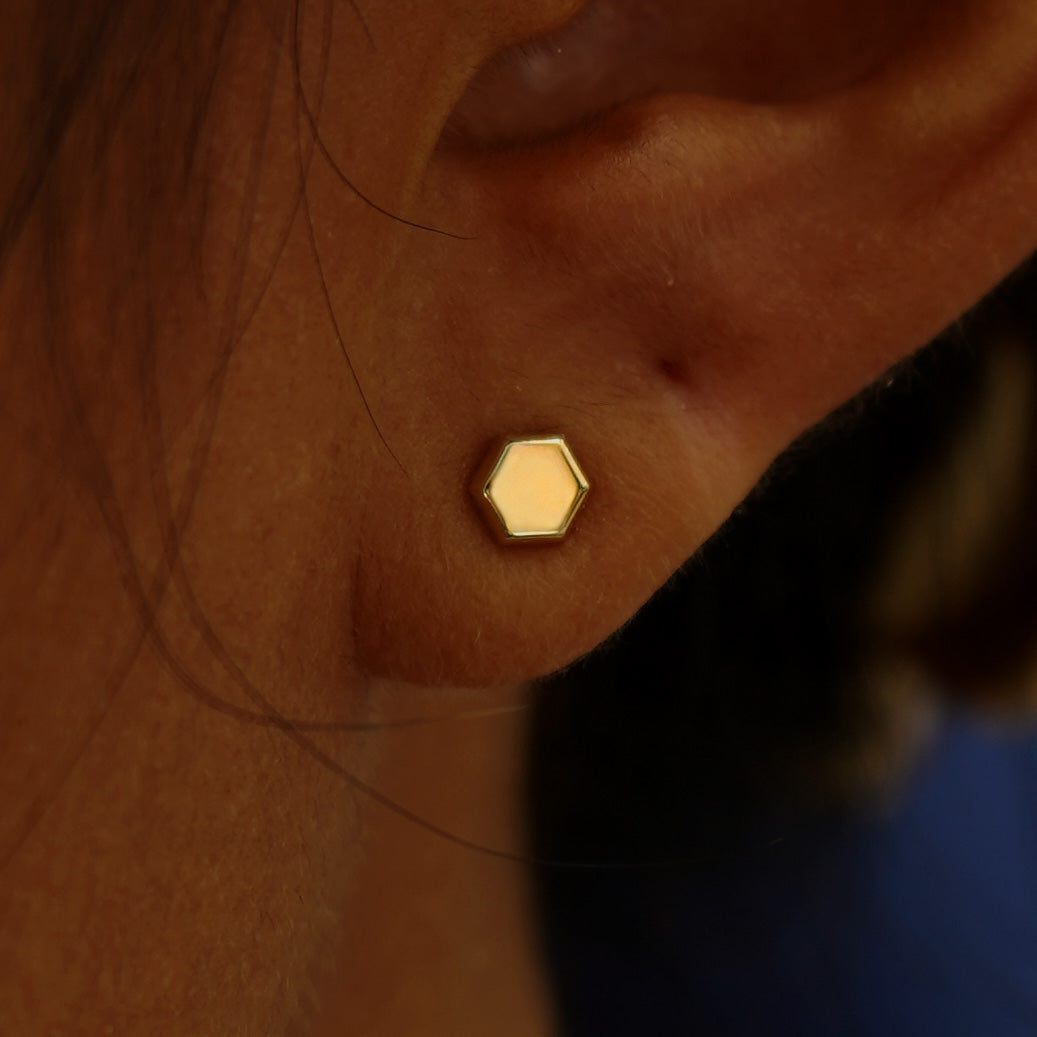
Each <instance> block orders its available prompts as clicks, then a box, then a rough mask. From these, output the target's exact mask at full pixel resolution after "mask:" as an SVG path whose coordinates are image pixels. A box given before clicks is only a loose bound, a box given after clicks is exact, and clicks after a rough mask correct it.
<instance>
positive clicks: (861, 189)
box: [0, 0, 1037, 1037]
mask: <svg viewBox="0 0 1037 1037" xmlns="http://www.w3.org/2000/svg"><path fill="white" fill-rule="evenodd" d="M153 6H154V10H152V6H150V5H147V4H129V5H107V7H106V5H103V4H85V5H83V8H82V13H81V14H80V15H77V17H79V18H82V19H83V24H86V23H87V21H88V20H89V19H90V18H91V17H95V16H96V17H97V19H98V21H99V24H100V23H101V22H104V24H105V25H106V26H107V28H106V29H105V30H104V31H103V32H100V33H99V34H98V36H97V38H96V39H94V38H93V37H91V40H92V43H91V48H92V49H91V53H96V54H100V55H101V56H100V57H99V58H98V59H97V68H95V69H94V71H93V73H92V74H91V75H89V76H86V75H84V76H82V77H79V78H78V79H76V77H74V76H72V75H71V73H69V71H68V70H69V69H72V68H73V67H74V66H75V53H68V54H66V53H65V52H64V51H63V50H62V46H63V44H62V40H64V39H65V37H64V36H61V34H60V32H59V28H60V26H57V25H56V24H51V22H53V19H50V20H48V19H47V18H43V17H42V16H40V15H39V12H37V11H36V9H35V5H34V4H32V3H29V2H26V0H16V2H15V3H14V4H13V5H11V10H10V12H9V13H8V15H7V19H8V25H9V27H10V31H9V32H8V33H6V42H4V43H2V44H0V68H3V69H4V70H5V75H6V76H7V77H8V80H9V82H8V81H6V80H5V85H4V92H3V96H4V99H5V101H4V107H3V108H0V140H2V141H3V144H4V147H5V152H6V154H7V155H8V156H9V161H8V162H7V164H6V168H5V169H4V170H3V171H0V216H2V218H3V220H4V222H3V223H2V224H0V229H2V236H0V247H2V249H3V251H2V253H0V328H2V329H3V330H2V332H0V365H2V371H3V374H2V377H0V385H2V392H3V396H4V404H3V407H2V410H0V456H2V458H3V466H4V479H5V483H4V493H3V495H2V499H0V609H2V612H0V673H2V674H3V678H2V680H0V703H2V707H3V716H4V718H5V719H4V724H3V725H2V727H0V840H2V841H0V868H2V880H0V1019H4V1020H9V1021H10V1026H9V1028H10V1030H11V1032H15V1033H19V1034H32V1033H54V1032H57V1033H66V1032H67V1033H80V1032H89V1033H103V1032H113V1033H120V1034H121V1033H149V1034H156V1033H170V1034H182V1033H191V1034H204V1033H213V1034H231V1033H257V1034H260V1033H261V1034H272V1033H281V1032H291V1033H328V1034H331V1033H350V1034H353V1033H358V1034H365V1035H366V1034H373V1035H383V1034H384V1035H394V1037H401V1035H406V1034H415V1035H417V1034H425V1035H427V1034H440V1033H441V1034H458V1033H473V1034H484V1033H494V1034H511V1033H514V1034H537V1033H548V1032H551V1023H550V1010H549V1007H548V1006H547V1003H546V998H545V996H544V993H543V989H542V986H543V983H542V980H541V979H540V978H539V973H538V970H537V964H536V951H535V939H534V922H533V920H532V917H531V913H530V908H529V904H528V898H527V894H526V890H525V873H524V870H523V868H522V866H521V864H520V863H516V861H514V860H512V859H510V856H512V855H516V856H519V857H520V856H521V854H522V851H523V837H522V823H521V816H520V810H519V796H518V787H519V777H518V771H519V767H520V762H521V754H522V748H523V732H524V719H523V712H522V708H521V707H522V706H523V703H524V701H525V696H526V692H525V690H524V689H523V686H522V682H524V681H527V680H528V679H530V678H532V677H535V676H537V675H540V674H543V673H546V672H549V671H550V670H552V669H554V668H556V667H559V666H562V665H565V664H566V663H568V662H570V661H571V660H573V659H574V658H576V657H577V656H579V655H580V654H582V653H584V652H586V651H588V650H590V649H591V648H592V647H593V646H594V645H596V644H597V643H599V642H600V641H601V640H602V639H604V638H606V637H607V636H608V635H609V634H610V633H612V632H613V631H614V630H615V629H616V628H617V627H618V626H620V625H621V624H622V623H623V622H625V621H626V620H627V619H628V618H629V617H630V616H631V615H632V614H633V612H634V611H636V609H637V608H638V607H639V606H640V605H641V604H642V603H643V602H644V601H645V600H646V599H647V598H648V597H649V596H650V595H651V594H652V593H653V592H654V591H655V590H656V589H657V588H658V587H659V586H660V585H661V584H662V582H663V581H665V579H666V578H667V577H668V576H669V575H670V574H671V573H672V572H673V571H674V569H675V568H676V567H678V566H679V565H680V564H681V563H682V562H683V561H684V560H685V559H686V558H687V557H688V556H689V555H691V554H692V553H693V552H694V551H695V549H696V548H697V547H698V546H699V545H700V544H701V543H702V542H703V540H704V539H705V538H706V537H708V536H709V535H710V533H712V532H713V531H714V530H715V529H716V528H717V526H718V525H719V524H720V523H721V522H722V521H723V520H724V518H725V517H726V516H727V515H728V514H729V513H730V511H731V509H732V508H733V507H734V506H735V505H736V504H737V503H738V502H739V501H740V500H741V499H742V497H743V496H744V495H745V493H746V492H747V491H748V490H749V489H750V488H751V487H752V485H753V484H754V482H755V481H756V480H757V479H758V478H759V476H760V474H761V473H762V472H763V471H764V470H765V468H766V466H767V465H768V464H769V463H770V461H771V460H772V459H773V458H774V457H775V456H776V455H777V454H778V453H779V452H780V451H781V450H782V449H783V448H784V447H785V446H786V445H787V444H788V443H789V442H790V441H791V440H792V439H793V438H794V437H795V436H796V435H797V434H798V433H800V432H801V431H803V430H804V429H806V428H807V427H809V426H810V425H811V424H813V423H814V422H816V421H818V420H819V419H821V418H822V417H823V416H824V415H825V414H826V413H828V412H829V411H830V410H831V409H832V408H833V407H835V406H837V405H838V404H839V403H841V402H842V401H844V400H845V399H847V398H848V397H850V396H851V395H852V394H854V393H855V392H856V391H858V390H859V389H861V388H862V387H864V386H865V385H866V384H867V383H868V382H870V381H871V380H872V379H874V378H876V377H878V376H879V375H880V374H881V373H882V371H883V370H884V369H885V368H886V367H887V366H889V365H890V364H892V363H893V362H895V361H897V360H898V359H900V358H901V357H903V356H905V355H907V354H909V353H910V352H912V351H913V350H915V349H917V348H918V347H920V346H921V345H923V344H924V343H925V342H926V341H927V340H928V339H929V338H931V337H932V336H933V335H934V334H936V333H937V332H938V331H940V330H941V329H942V328H943V327H944V326H946V325H947V324H948V323H950V322H951V321H953V320H954V319H955V318H956V317H957V316H958V315H959V314H961V313H962V312H963V311H964V310H965V309H967V308H968V307H969V306H970V305H972V304H973V303H974V302H975V301H976V300H977V299H978V298H980V297H981V296H982V295H983V294H984V293H985V292H986V291H988V290H989V289H990V288H992V287H993V286H994V285H995V284H996V283H997V282H998V281H999V280H1000V279H1001V278H1002V277H1004V276H1005V275H1007V274H1008V273H1009V272H1010V271H1011V270H1012V269H1013V267H1015V266H1016V265H1017V264H1018V263H1019V262H1021V261H1022V260H1023V259H1024V258H1025V256H1026V255H1027V254H1028V253H1029V252H1031V251H1032V250H1033V249H1034V248H1035V247H1037V177H1035V175H1034V172H1033V170H1034V169H1037V9H1035V8H1034V5H1033V4H1032V2H1031V0H930V2H927V3H921V4H914V5H907V4H903V3H899V2H893V0H888V2H887V0H881V2H876V3H870V4H867V5H863V4H849V3H832V2H831V0H828V2H821V0H796V2H793V3H782V4H779V3H777V2H773V0H755V2H754V0H738V2H735V3H733V2H726V0H708V2H703V3H701V4H684V3H678V2H677V0H661V2H658V3H648V2H641V0H636V2H635V0H632V2H630V3H627V4H624V3H621V2H620V0H609V2H607V3H602V4H600V5H594V4H593V3H591V4H588V5H587V6H586V7H585V9H583V10H579V8H580V6H581V5H579V4H578V3H575V2H572V0H566V2H555V0H536V2H530V0H477V2H474V3H473V2H471V0H463V2H462V0H441V2H437V3H432V2H410V3H403V4H400V3H392V4H390V3H388V2H382V0H365V2H361V3H360V4H359V6H358V7H355V8H354V7H351V6H350V5H348V4H340V3H328V4H325V5H321V4H319V3H311V2H309V0H302V2H301V4H300V5H299V8H298V10H296V8H295V5H290V4H285V3H282V2H280V0H266V2H258V0H257V2H246V0H242V2H240V3H236V4H224V3H219V4H211V5H207V6H206V7H205V8H204V9H202V8H200V7H199V9H198V10H197V11H194V10H193V8H191V5H181V7H184V8H185V10H187V11H188V13H184V12H183V11H181V10H180V9H179V8H178V9H177V10H176V11H173V12H170V11H169V9H168V8H169V5H157V4H156V5H153ZM124 7H125V10H124ZM908 8H910V10H907V9H908ZM103 10H110V11H118V12H119V13H118V14H111V15H109V16H107V21H105V20H104V19H103V18H102V17H101V15H100V14H99V13H98V12H102V11H103ZM617 26H620V27H621V28H622V31H620V29H617ZM75 30H76V26H73V27H72V28H71V29H69V30H68V33H67V37H68V39H72V38H73V37H74V36H75ZM624 38H626V39H631V40H632V41H633V43H632V45H631V48H629V49H625V48H624V47H623V46H620V45H618V44H617V40H622V39H624ZM530 41H536V42H534V43H531V42H530ZM80 43H82V40H81V41H80ZM66 49H67V48H66ZM559 52H560V53H559ZM635 58H636V60H635ZM649 66H651V69H652V71H651V73H650V74H649V72H648V71H646V70H647V69H648V68H649ZM55 69H57V72H56V73H55V71H54V70H55ZM41 70H42V71H41ZM66 73H67V75H66ZM48 76H50V77H54V76H56V78H53V79H52V78H48ZM63 76H65V78H62V77H63ZM51 82H55V83H57V84H59V86H62V88H64V86H67V84H68V83H70V82H75V84H76V86H77V89H78V90H79V94H80V98H79V103H78V104H77V105H76V107H75V109H74V110H73V112H72V114H71V116H70V118H69V120H68V123H67V125H64V126H62V127H61V128H60V132H57V131H55V132H54V133H52V134H51V135H50V136H49V137H48V136H47V134H48V133H50V129H49V128H48V127H50V126H51V123H50V122H48V119H47V118H46V114H47V112H48V111H49V110H50V108H52V107H54V106H55V105H56V104H57V102H56V101H54V98H53V96H52V95H51V94H50V93H48V89H49V87H48V88H46V89H45V88H44V87H41V86H40V83H43V84H44V85H45V86H47V84H50V83H51ZM57 92H58V93H60V92H61V91H60V90H58V91H57ZM41 97H42V98H43V99H44V100H43V101H41ZM48 99H49V106H48V103H46V102H48ZM45 146H46V147H49V148H50V151H51V153H52V154H51V159H50V161H49V162H47V163H46V164H44V166H39V164H38V163H36V166H34V162H35V161H36V160H35V157H34V156H37V155H38V153H40V149H41V148H44V147H45ZM31 168H39V169H42V173H41V174H40V175H39V176H38V177H37V178H36V179H35V180H33V179H32V178H30V177H27V176H23V171H24V170H26V169H31ZM33 185H34V186H33ZM30 187H31V188H32V189H31V190H30V189H29V188H30ZM12 212H17V213H18V214H19V215H18V220H19V221H20V222H18V223H17V224H16V223H15V222H12V220H13V218H12V217H11V216H10V213H12ZM390 214H391V215H390ZM553 431H563V432H564V433H565V434H566V435H567V437H568V438H569V441H570V442H571V444H572V445H573V448H574V450H575V451H576V453H577V456H578V457H579V459H580V461H581V464H582V465H583V466H584V468H585V469H586V471H587V474H588V476H589V478H590V480H591V482H592V484H593V487H594V488H593V491H592V494H591V496H590V497H589V498H588V501H587V504H586V506H585V508H584V511H583V513H582V514H581V515H580V517H579V521H578V523H577V524H576V526H575V528H574V530H573V532H572V534H571V535H570V537H569V538H568V539H567V540H566V541H565V542H564V543H562V544H560V545H554V546H552V547H550V548H546V549H543V550H537V549H524V550H520V551H514V550H508V549H507V548H504V547H502V546H501V545H499V544H498V543H497V542H496V541H495V540H494V539H493V538H492V537H490V536H489V535H488V534H487V531H486V530H485V529H484V528H483V526H482V525H481V522H480V519H479V517H478V515H477V514H476V512H475V511H474V509H473V508H472V507H471V503H470V501H469V498H468V494H467V484H468V481H469V478H470V476H471V473H472V471H473V469H474V468H475V466H476V465H477V464H478V463H479V462H480V461H481V460H482V456H483V453H484V452H485V449H486V447H487V445H488V443H489V442H491V441H492V440H494V439H495V438H496V437H498V436H500V435H503V434H508V433H515V432H518V433H526V432H553ZM460 689H467V690H460ZM486 710H491V711H492V712H490V713H486V712H484V711H486ZM415 718H417V719H429V718H438V719H437V720H436V722H433V723H422V724H417V725H409V726H400V724H401V722H402V721H408V720H412V719H415ZM393 724H395V725H397V726H391V725H393ZM365 725H366V726H365ZM377 725H383V726H380V727H379V726H377ZM385 725H390V726H385ZM372 789H373V790H376V792H375V793H374V794H372V792H371V790H372ZM382 797H389V798H390V799H392V800H394V801H397V802H399V803H400V804H402V805H403V806H404V807H405V808H406V809H407V810H409V811H411V812H412V814H413V815H417V816H419V817H420V818H421V819H423V820H424V821H426V822H428V823H429V824H431V825H433V826H436V827H438V828H440V829H443V830H446V831H447V832H450V833H453V834H454V835H455V836H457V837H459V838H460V839H461V840H463V841H468V842H470V843H473V844H478V845H479V846H483V847H488V848H490V849H491V850H493V851H495V852H494V853H485V852H482V851H480V850H479V849H476V848H473V847H472V846H470V845H462V844H459V843H457V842H452V841H450V840H449V839H447V838H444V837H443V836H442V835H439V834H436V833H434V832H431V831H429V829H428V828H427V827H425V826H423V825H422V824H421V823H420V822H419V821H418V820H416V819H415V817H414V816H412V815H407V814H400V813H398V812H394V811H393V810H391V809H389V808H388V807H387V806H386V804H385V803H384V801H383V798H382ZM106 1027H108V1028H109V1029H108V1030H106Z"/></svg>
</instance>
